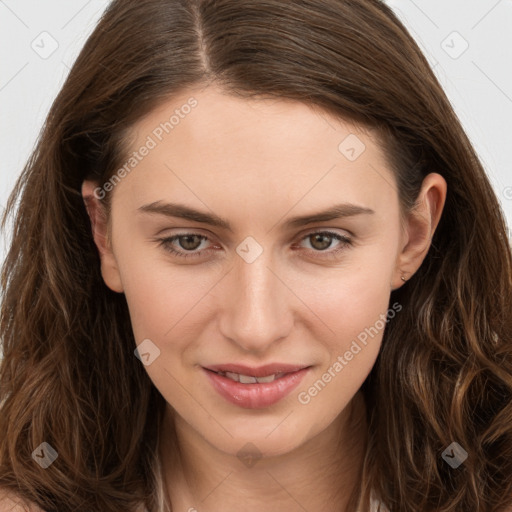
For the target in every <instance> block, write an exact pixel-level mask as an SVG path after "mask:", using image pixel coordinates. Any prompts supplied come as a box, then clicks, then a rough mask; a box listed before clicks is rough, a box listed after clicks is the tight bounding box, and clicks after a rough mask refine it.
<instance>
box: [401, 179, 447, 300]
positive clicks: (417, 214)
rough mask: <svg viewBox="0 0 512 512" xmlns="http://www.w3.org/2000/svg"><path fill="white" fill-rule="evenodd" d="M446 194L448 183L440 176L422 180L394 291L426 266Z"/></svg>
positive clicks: (407, 220) (406, 223)
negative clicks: (426, 259) (423, 264)
mask: <svg viewBox="0 0 512 512" xmlns="http://www.w3.org/2000/svg"><path fill="white" fill-rule="evenodd" d="M446 191H447V185H446V181H445V179H444V178H443V177H442V176H441V175H440V174H437V173H431V174H429V175H428V176H426V177H425V179H424V180H423V183H422V186H421V190H420V193H419V195H418V199H417V201H416V205H415V207H414V208H413V210H412V211H411V212H409V213H408V214H407V216H406V218H405V221H404V226H403V239H402V242H401V247H400V252H399V253H398V257H397V263H396V269H395V272H394V274H393V277H392V282H391V289H392V290H396V289H397V288H400V286H402V285H403V284H404V282H405V281H404V279H405V280H406V281H407V280H409V279H410V278H411V276H412V275H413V274H414V273H415V272H416V271H417V270H418V269H419V268H420V266H421V264H422V263H423V260H424V259H425V257H426V255H427V253H428V250H429V249H430V245H431V242H432V237H433V236H434V232H435V230H436V228H437V225H438V224H439V220H440V218H441V213H442V211H443V207H444V204H445V201H446ZM402 277H403V278H404V279H402Z"/></svg>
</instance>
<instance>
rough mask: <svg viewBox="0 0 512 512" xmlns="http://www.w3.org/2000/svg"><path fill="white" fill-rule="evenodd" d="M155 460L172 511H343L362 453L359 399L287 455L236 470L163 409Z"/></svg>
mask: <svg viewBox="0 0 512 512" xmlns="http://www.w3.org/2000/svg"><path fill="white" fill-rule="evenodd" d="M162 427H163V430H162V436H161V442H160V456H161V460H162V473H163V479H164V488H165V489H166V491H167V493H168V500H169V501H170V503H171V504H172V511H173V512H176V511H190V512H194V509H196V510H197V511H198V512H199V511H200V512H219V511H221V510H222V512H235V511H236V512H239V510H240V503H243V504H244V507H243V509H244V511H246V512H259V511H261V510H270V509H272V510H274V509H275V510H277V509H279V510H280V511H281V512H296V511H297V512H298V511H304V510H323V511H324V512H345V511H348V510H349V509H348V506H349V502H350V498H351V495H352V493H353V491H354V489H355V488H356V486H357V485H358V482H359V478H360V472H361V468H362V461H363V457H364V450H365V447H366V428H367V424H366V413H365V407H364V400H363V397H362V395H361V394H360V392H359V393H357V394H356V396H355V397H354V399H353V400H352V402H351V403H350V404H349V406H348V407H346V408H345V409H344V411H342V413H341V414H340V415H339V416H338V417H337V418H336V419H335V420H334V421H333V422H332V423H331V424H330V425H329V426H328V427H327V428H326V429H325V430H323V431H322V432H320V433H319V434H317V435H316V436H314V437H312V438H311V439H309V440H308V441H306V442H305V443H303V444H301V445H300V446H297V447H296V448H295V449H294V450H292V451H290V452H288V453H286V454H283V455H280V456H275V457H264V456H263V457H262V458H261V459H259V460H257V462H256V463H254V464H252V465H250V466H244V464H241V463H240V459H239V458H238V457H237V456H236V455H232V454H227V453H225V452H223V451H220V450H218V449H216V448H215V447H214V446H212V445H211V444H210V443H209V442H207V441H206V440H205V439H204V438H203V437H202V436H201V435H200V434H199V433H198V432H196V431H195V430H194V429H193V428H192V427H191V426H190V425H188V424H187V423H186V422H185V421H184V420H183V419H182V418H181V417H180V416H179V415H177V414H173V411H172V410H171V408H170V407H169V406H168V408H167V410H166V413H165V415H164V421H163V424H162Z"/></svg>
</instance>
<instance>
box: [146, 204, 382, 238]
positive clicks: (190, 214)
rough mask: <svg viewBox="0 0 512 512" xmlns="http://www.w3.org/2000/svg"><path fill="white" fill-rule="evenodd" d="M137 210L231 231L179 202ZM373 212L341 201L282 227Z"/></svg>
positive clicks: (220, 220) (219, 220)
mask: <svg viewBox="0 0 512 512" xmlns="http://www.w3.org/2000/svg"><path fill="white" fill-rule="evenodd" d="M137 211H139V212H141V213H149V214H159V215H165V216H166V217H177V218H180V219H185V220H190V221H193V222H200V223H202V224H208V225H210V226H214V227H218V228H222V229H225V230H227V231H231V232H233V228H232V227H231V224H230V223H229V222H228V221H227V220H226V219H223V218H222V217H219V216H218V215H216V214H214V213H206V212H202V211H199V210H195V209H194V208H190V207H189V206H185V205H183V204H179V203H162V202H160V201H156V202H153V203H150V204H145V205H143V206H141V207H139V208H138V209H137ZM374 213H375V211H374V210H372V209H371V208H366V207H363V206H358V205H355V204H351V203H341V204H336V205H334V206H332V207H330V208H328V209H327V210H323V211H321V212H317V213H312V214H308V215H299V216H295V217H291V218H289V219H288V220H287V221H286V222H285V223H284V224H283V226H282V227H283V229H293V228H298V227H301V226H305V225H307V224H313V223H314V222H324V221H328V220H334V219H340V218H344V217H353V216H355V215H361V214H374Z"/></svg>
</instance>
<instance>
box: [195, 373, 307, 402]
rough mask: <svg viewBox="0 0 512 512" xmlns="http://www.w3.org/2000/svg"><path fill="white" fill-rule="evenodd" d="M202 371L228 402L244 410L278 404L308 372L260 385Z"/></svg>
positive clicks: (292, 374)
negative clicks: (243, 382)
mask: <svg viewBox="0 0 512 512" xmlns="http://www.w3.org/2000/svg"><path fill="white" fill-rule="evenodd" d="M203 370H204V371H205V372H206V375H207V376H208V378H209V379H210V382H211V383H212V385H213V387H214V388H215V389H216V390H217V391H218V392H219V394H220V395H222V396H223V397H224V398H225V399H226V400H227V401H228V402H231V403H232V404H235V405H238V406H239V407H244V408H246V409H263V408H265V407H270V406H271V405H274V404H275V403H277V402H279V400H281V399H282V398H284V397H285V396H286V395H288V394H289V393H290V392H291V391H292V390H293V389H295V388H296V387H297V386H298V385H299V384H300V382H301V381H302V379H303V378H304V376H305V375H306V373H307V372H308V371H309V367H308V368H303V369H302V370H299V371H296V372H292V373H288V374H287V375H285V376H284V377H281V378H280V379H276V380H274V382H266V383H262V384H260V383H256V384H241V383H240V382H235V381H234V380H231V379H228V378H227V377H223V376H222V375H219V374H218V373H215V372H213V371H211V370H206V369H205V368H203Z"/></svg>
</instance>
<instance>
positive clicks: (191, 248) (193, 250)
mask: <svg viewBox="0 0 512 512" xmlns="http://www.w3.org/2000/svg"><path fill="white" fill-rule="evenodd" d="M206 240H208V237H207V236H204V235H200V234H199V233H183V234H179V235H174V236H171V237H167V238H159V239H157V241H159V242H160V245H161V246H162V247H163V248H164V250H165V251H167V252H169V253H171V254H172V255H174V256H177V257H178V258H197V257H202V256H204V253H206V252H208V251H211V250H212V249H202V250H199V251H198V250H197V249H198V248H199V247H200V246H201V244H202V242H203V241H206ZM308 240H309V241H310V244H311V246H312V249H308V250H307V252H310V253H313V255H314V256H315V257H316V256H320V257H322V258H335V257H337V256H338V254H339V253H340V252H341V251H343V250H344V249H346V248H347V247H348V246H350V245H351V244H352V241H351V240H350V238H348V237H346V236H344V235H340V234H339V233H335V232H332V231H314V232H312V233H308V234H307V235H306V236H303V237H302V238H301V239H300V241H301V242H302V241H308ZM333 240H337V241H338V242H339V244H338V247H337V248H336V249H334V250H330V251H328V249H329V247H331V246H332V242H333ZM175 242H177V244H175ZM177 245H178V246H179V247H177Z"/></svg>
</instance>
